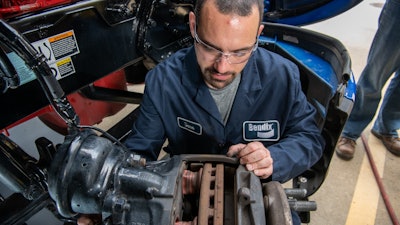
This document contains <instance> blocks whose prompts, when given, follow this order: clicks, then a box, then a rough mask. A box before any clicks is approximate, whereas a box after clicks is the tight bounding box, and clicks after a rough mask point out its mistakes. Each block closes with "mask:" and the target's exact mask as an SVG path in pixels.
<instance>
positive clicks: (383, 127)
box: [372, 71, 400, 137]
mask: <svg viewBox="0 0 400 225" xmlns="http://www.w3.org/2000/svg"><path fill="white" fill-rule="evenodd" d="M399 72H400V71H398V72H396V74H395V76H394V77H393V79H392V80H391V81H390V84H389V86H388V89H387V90H386V93H385V96H384V98H383V101H382V106H381V108H380V110H379V114H378V117H377V119H376V121H375V123H374V126H373V128H372V129H373V130H374V131H376V132H378V133H379V134H381V135H385V136H393V137H398V134H397V130H398V129H400V103H399V101H400V73H399Z"/></svg>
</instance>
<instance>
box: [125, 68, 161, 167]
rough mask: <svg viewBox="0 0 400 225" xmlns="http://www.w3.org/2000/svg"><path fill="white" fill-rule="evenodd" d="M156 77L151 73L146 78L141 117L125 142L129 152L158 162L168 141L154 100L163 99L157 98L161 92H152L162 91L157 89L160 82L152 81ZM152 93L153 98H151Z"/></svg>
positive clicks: (140, 107) (140, 108)
mask: <svg viewBox="0 0 400 225" xmlns="http://www.w3.org/2000/svg"><path fill="white" fill-rule="evenodd" d="M153 72H154V71H153ZM154 75H155V74H154V73H152V72H150V73H149V74H148V75H147V77H146V84H145V91H144V96H143V99H142V102H141V103H140V106H139V110H140V111H139V116H138V118H137V120H136V121H135V123H134V124H133V126H132V132H131V134H130V135H129V137H128V138H127V139H126V141H125V145H126V147H127V148H128V149H129V150H132V151H134V152H135V153H137V154H140V155H141V156H143V157H145V158H146V159H147V160H157V157H158V155H159V153H160V151H161V147H162V145H163V144H164V142H165V140H166V138H165V129H164V124H163V122H162V119H161V117H160V115H159V113H158V111H157V109H156V106H155V104H156V103H155V102H153V99H154V101H156V100H157V99H162V98H160V97H157V95H160V91H152V90H160V87H157V83H158V82H152V80H151V79H152V77H155V76H154ZM149 78H150V79H149ZM150 93H151V96H152V98H150ZM154 96H155V97H154Z"/></svg>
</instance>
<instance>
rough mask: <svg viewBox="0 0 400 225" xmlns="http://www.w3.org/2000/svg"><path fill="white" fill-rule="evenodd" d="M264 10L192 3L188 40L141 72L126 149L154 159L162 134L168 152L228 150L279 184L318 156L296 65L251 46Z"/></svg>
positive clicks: (228, 0)
mask: <svg viewBox="0 0 400 225" xmlns="http://www.w3.org/2000/svg"><path fill="white" fill-rule="evenodd" d="M263 11H264V6H263V0H198V1H197V5H196V8H195V13H193V12H191V13H190V15H189V26H190V31H191V34H192V37H193V38H194V46H192V47H189V48H187V49H182V50H180V51H178V52H176V53H175V54H174V55H173V56H172V57H170V58H169V59H167V60H166V61H164V62H162V63H160V64H158V65H157V66H156V67H155V68H153V69H152V70H151V71H150V72H149V73H148V75H147V76H146V84H145V93H144V97H143V100H142V103H141V106H140V113H139V116H138V118H137V120H136V122H135V124H134V125H133V128H132V134H131V136H130V137H129V138H128V139H127V141H126V146H127V147H128V148H129V149H131V150H133V151H135V152H137V153H138V154H141V155H143V156H145V157H147V158H148V159H150V160H156V159H157V157H158V155H159V153H160V150H161V148H162V145H163V144H164V142H165V140H166V139H167V140H168V146H167V147H166V148H165V149H164V150H165V151H166V152H167V153H169V154H170V155H177V154H226V155H228V156H232V157H238V158H239V159H240V160H239V161H240V163H241V164H243V165H245V166H246V168H247V169H248V170H249V171H253V172H254V173H255V174H256V175H257V176H259V177H260V178H262V179H266V178H269V179H271V180H276V181H280V182H286V181H288V180H290V179H292V178H294V177H296V176H297V175H300V174H301V173H302V172H304V171H305V170H307V169H308V168H310V167H311V166H312V165H313V164H314V163H316V162H317V161H318V159H319V158H320V157H321V155H322V151H323V149H324V144H325V143H324V139H323V138H322V136H321V134H320V130H319V129H318V127H317V125H316V122H315V109H314V108H313V107H312V106H311V105H310V104H309V103H308V102H307V99H306V97H305V95H304V94H303V92H302V90H301V83H300V77H299V71H298V68H297V67H296V66H295V65H294V64H293V63H291V62H290V61H288V60H286V59H284V58H282V57H280V56H279V55H276V54H274V53H271V52H269V51H266V50H265V49H261V48H257V44H258V41H257V40H258V36H259V35H260V33H261V32H262V30H263V25H261V21H262V15H263ZM294 220H295V221H294V222H295V224H299V223H300V221H299V219H298V217H296V216H295V217H294Z"/></svg>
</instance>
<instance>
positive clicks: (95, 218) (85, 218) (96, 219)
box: [77, 214, 101, 225]
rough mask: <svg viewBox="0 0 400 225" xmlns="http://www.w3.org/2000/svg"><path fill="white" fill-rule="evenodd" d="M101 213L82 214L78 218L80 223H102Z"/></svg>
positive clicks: (90, 224)
mask: <svg viewBox="0 0 400 225" xmlns="http://www.w3.org/2000/svg"><path fill="white" fill-rule="evenodd" d="M100 221H101V214H81V215H80V216H79V218H78V221H77V224H78V225H96V224H100Z"/></svg>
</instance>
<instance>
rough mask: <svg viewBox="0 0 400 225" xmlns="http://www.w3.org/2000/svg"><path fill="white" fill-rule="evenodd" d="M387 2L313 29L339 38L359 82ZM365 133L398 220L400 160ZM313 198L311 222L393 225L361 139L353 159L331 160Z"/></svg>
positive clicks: (373, 2) (376, 0)
mask: <svg viewBox="0 0 400 225" xmlns="http://www.w3.org/2000/svg"><path fill="white" fill-rule="evenodd" d="M384 2H385V1H382V0H365V1H363V2H362V3H360V4H359V5H357V6H356V7H354V8H353V9H351V10H349V11H347V12H345V13H343V14H341V15H339V16H337V17H335V18H333V19H330V20H327V21H323V22H320V23H317V24H313V25H310V26H305V27H304V28H306V29H312V30H315V31H318V32H321V33H324V34H327V35H330V36H332V37H335V38H337V39H339V40H340V41H341V42H342V43H343V44H344V45H345V46H346V48H347V49H348V51H349V52H350V56H351V59H352V69H353V73H354V76H355V78H356V80H357V79H358V77H359V75H360V73H361V71H362V69H363V68H364V66H365V63H366V58H367V55H368V50H369V46H370V44H371V41H372V39H373V36H374V34H375V31H376V29H377V24H378V17H379V14H380V12H381V9H382V5H383V4H384ZM370 127H371V125H370V126H369V127H367V128H366V129H365V131H364V135H365V137H366V139H367V140H368V146H369V149H370V151H371V153H372V158H373V160H374V162H375V164H376V168H377V170H378V172H379V175H380V177H381V179H382V181H383V186H384V189H385V191H386V193H387V198H388V199H389V201H390V204H391V206H392V208H393V211H394V212H395V213H396V214H397V217H398V218H399V217H400V195H399V193H400V186H399V185H398V184H399V181H398V179H399V177H400V174H399V171H400V158H399V157H396V156H394V155H393V154H391V153H390V152H388V151H387V150H386V149H385V147H384V146H383V145H382V143H381V142H380V140H378V139H377V138H375V137H374V136H373V135H370ZM310 200H314V201H316V202H317V204H318V209H317V211H315V212H312V213H311V222H310V223H309V224H311V225H314V224H315V225H316V224H324V225H330V224H332V225H341V224H346V225H371V224H377V225H389V224H394V223H393V222H392V220H391V219H390V216H389V213H388V211H387V209H386V206H385V204H384V201H383V198H382V195H381V193H380V190H379V188H378V185H377V182H376V180H375V178H374V175H373V172H372V169H371V165H370V163H369V160H368V156H367V154H366V151H365V149H364V145H363V142H362V140H361V138H360V139H358V140H357V148H356V154H355V157H354V158H353V160H351V161H344V160H341V159H340V158H338V157H337V156H336V155H334V156H333V158H332V162H331V165H330V169H329V172H328V175H327V177H326V181H325V182H324V183H323V185H322V187H321V188H320V190H318V191H317V192H316V193H315V194H314V195H313V196H311V197H310Z"/></svg>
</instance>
